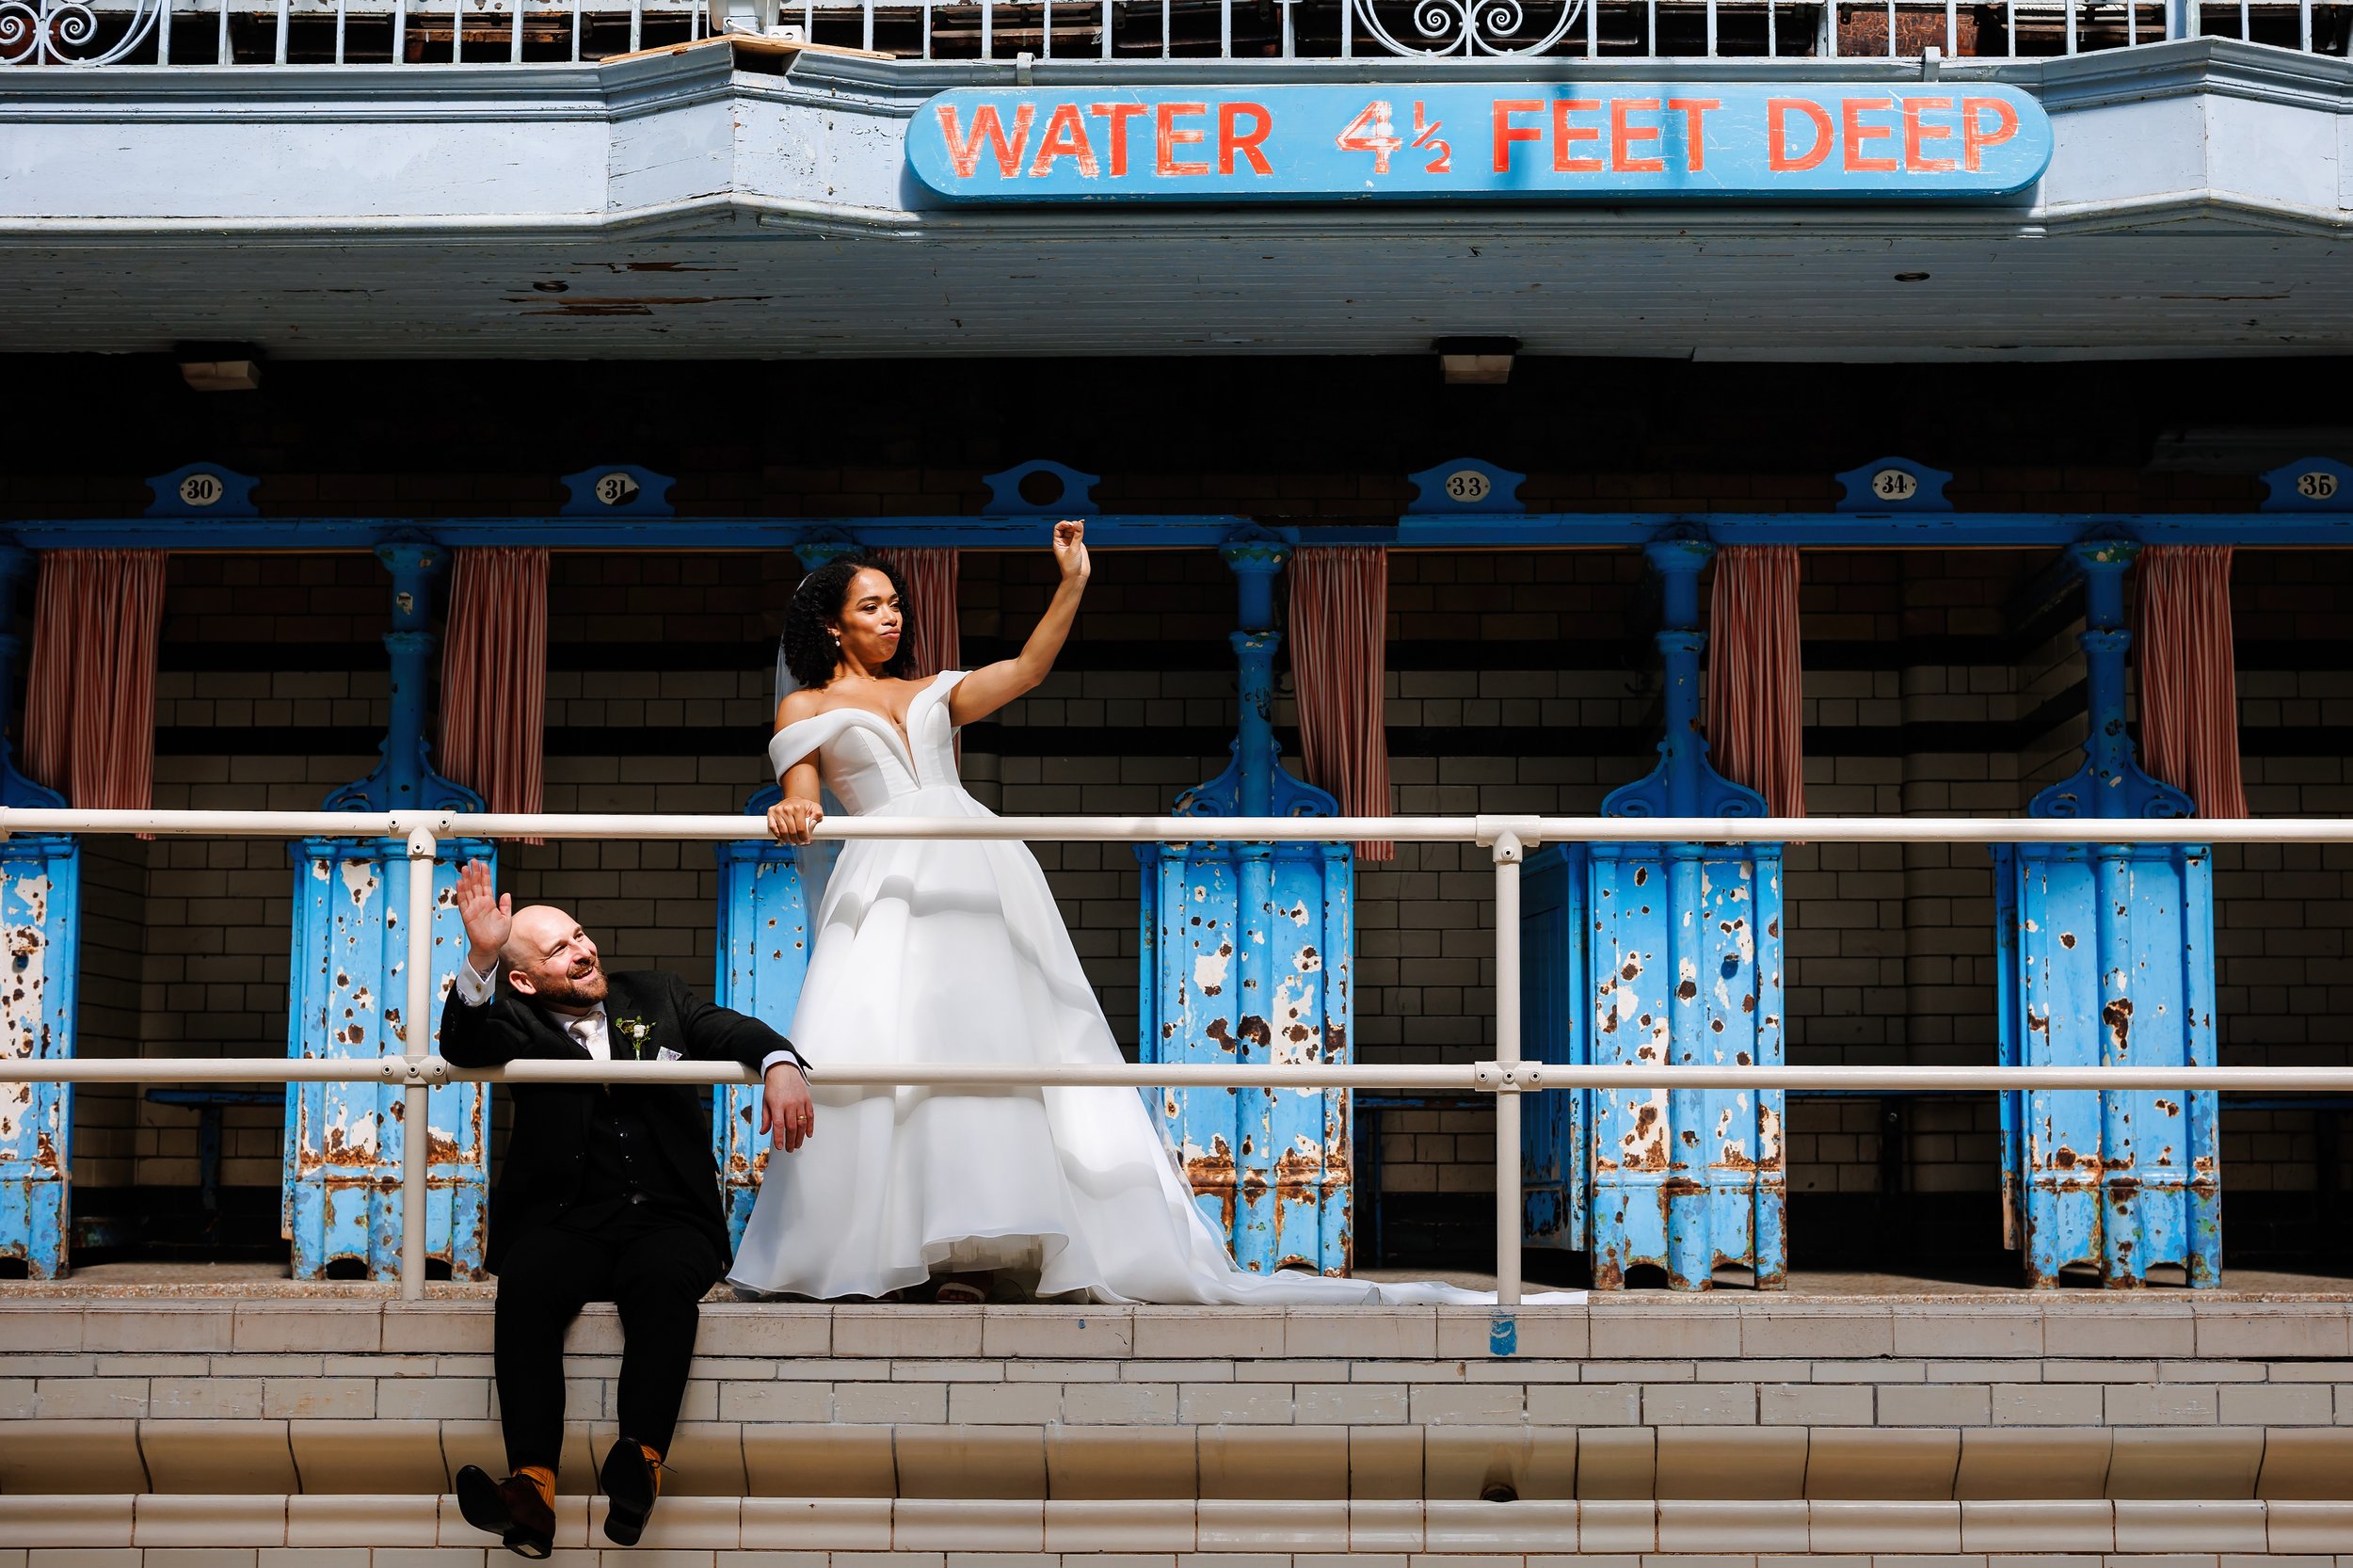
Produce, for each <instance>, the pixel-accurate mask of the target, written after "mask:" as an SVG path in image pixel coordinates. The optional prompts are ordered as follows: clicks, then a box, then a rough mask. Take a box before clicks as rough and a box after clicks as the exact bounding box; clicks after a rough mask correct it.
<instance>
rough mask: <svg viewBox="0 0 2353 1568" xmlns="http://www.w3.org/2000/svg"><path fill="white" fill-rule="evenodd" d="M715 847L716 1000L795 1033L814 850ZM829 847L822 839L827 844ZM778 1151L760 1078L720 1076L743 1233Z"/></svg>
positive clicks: (764, 802)
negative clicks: (767, 1129) (807, 869)
mask: <svg viewBox="0 0 2353 1568" xmlns="http://www.w3.org/2000/svg"><path fill="white" fill-rule="evenodd" d="M782 794H783V792H782V791H781V790H778V789H777V788H776V787H775V786H774V785H771V786H769V787H768V788H767V789H765V790H762V791H760V792H759V793H758V794H755V795H753V796H752V798H751V799H750V800H749V801H748V802H746V803H745V805H744V810H745V811H746V812H748V813H750V814H752V815H754V816H765V815H767V812H768V808H769V807H771V806H773V805H775V804H776V801H777V800H778V799H779V798H781V797H782ZM712 847H713V848H714V849H715V850H716V851H717V853H718V857H719V965H718V973H717V975H716V977H715V980H714V984H713V987H712V989H713V999H712V1000H715V1001H717V1002H718V1004H719V1005H720V1006H722V1007H730V1008H733V1009H734V1010H735V1011H736V1012H738V1013H748V1014H750V1015H751V1016H753V1017H755V1018H758V1019H759V1020H760V1022H762V1023H764V1024H766V1025H767V1026H768V1027H769V1028H771V1029H773V1030H775V1031H776V1032H778V1033H780V1034H789V1033H790V1032H791V1031H792V1010H793V1008H794V1007H796V1006H798V1005H799V1003H800V1000H801V982H802V980H803V979H805V978H806V977H807V976H808V952H809V941H810V923H811V918H812V917H813V916H814V915H815V913H816V911H815V909H814V908H813V907H812V906H811V904H812V901H811V899H810V897H809V891H810V889H809V888H808V886H807V883H806V882H805V880H804V877H803V874H802V872H803V866H804V856H807V855H808V854H809V853H810V852H809V851H808V850H802V849H796V848H794V847H793V846H792V845H791V844H780V843H778V842H776V840H774V839H763V840H739V841H736V842H732V843H724V844H717V845H714V846H712ZM824 847H825V846H822V845H821V846H817V848H818V850H819V851H820V852H821V853H822V851H823V849H824ZM797 1043H798V1042H795V1044H797ZM823 1054H824V1053H823V1052H822V1051H820V1052H818V1053H817V1055H818V1056H820V1057H822V1056H823ZM812 1060H815V1058H812ZM768 1153H769V1143H768V1140H767V1139H766V1138H764V1137H762V1136H761V1135H760V1091H759V1090H758V1089H757V1088H756V1087H754V1086H752V1085H750V1084H742V1083H723V1084H721V1085H719V1087H718V1089H717V1091H716V1092H715V1093H714V1094H713V1095H712V1105H711V1155H712V1160H714V1161H715V1162H716V1163H717V1164H718V1167H719V1189H720V1192H721V1194H722V1197H723V1199H724V1202H725V1206H726V1208H727V1215H728V1230H729V1231H730V1232H731V1233H732V1234H733V1236H734V1239H735V1240H737V1241H739V1242H740V1241H742V1240H743V1239H744V1222H745V1221H747V1220H749V1219H750V1218H751V1216H752V1202H753V1200H754V1199H755V1198H757V1197H759V1195H760V1180H761V1178H762V1177H763V1176H766V1175H767V1171H768Z"/></svg>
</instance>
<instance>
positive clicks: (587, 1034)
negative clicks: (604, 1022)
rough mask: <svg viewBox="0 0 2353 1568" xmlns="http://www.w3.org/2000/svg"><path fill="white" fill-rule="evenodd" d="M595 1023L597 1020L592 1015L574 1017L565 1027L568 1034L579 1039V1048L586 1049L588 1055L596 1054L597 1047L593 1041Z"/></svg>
mask: <svg viewBox="0 0 2353 1568" xmlns="http://www.w3.org/2000/svg"><path fill="white" fill-rule="evenodd" d="M596 1024H597V1020H596V1019H595V1018H593V1017H587V1018H574V1019H573V1020H572V1021H571V1023H570V1024H569V1025H568V1026H567V1028H566V1032H567V1033H568V1034H570V1035H571V1037H572V1038H573V1039H575V1040H577V1041H579V1042H580V1048H581V1049H583V1050H584V1051H586V1052H587V1053H588V1054H589V1055H590V1056H594V1055H596V1054H597V1048H596V1046H595V1045H594V1043H593V1041H594V1037H595V1030H596Z"/></svg>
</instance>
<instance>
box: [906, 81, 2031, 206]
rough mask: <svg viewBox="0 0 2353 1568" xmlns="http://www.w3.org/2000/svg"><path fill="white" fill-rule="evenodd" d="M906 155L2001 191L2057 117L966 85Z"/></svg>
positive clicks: (993, 161) (1630, 100) (1143, 177)
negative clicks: (970, 86) (2051, 118)
mask: <svg viewBox="0 0 2353 1568" xmlns="http://www.w3.org/2000/svg"><path fill="white" fill-rule="evenodd" d="M907 158H908V162H909V163H910V164H911V165H912V166H913V168H914V169H915V173H916V176H917V178H919V179H920V180H921V181H922V182H923V184H926V185H928V186H929V187H930V188H931V189H933V190H934V191H936V192H938V193H939V194H940V195H941V196H944V197H948V198H951V199H952V200H971V201H1036V202H1046V201H1054V202H1060V201H1090V200H1193V201H1230V200H1276V201H1303V200H1392V199H1396V200H1449V199H1452V200H1574V199H1577V198H1608V199H1610V200H1627V199H1643V198H1666V199H1677V200H1690V199H1704V200H1787V199H1791V198H1804V199H1809V200H1820V199H1823V198H1840V197H1881V198H1889V197H1893V198H1934V199H1950V198H1956V197H1975V198H1986V197H1998V196H2006V195H2009V194H2011V193H2013V192H2016V191H2020V190H2023V189H2025V187H2026V186H2028V185H2030V184H2033V183H2034V182H2035V181H2036V180H2037V179H2038V178H2040V177H2041V173H2042V171H2043V169H2044V168H2046V167H2047V166H2048V165H2049V163H2050V161H2051V124H2050V120H2048V119H2047V118H2046V117H2045V116H2044V114H2043V112H2042V107H2041V104H2038V103H2036V101H2035V100H2034V99H2033V98H2032V97H2030V96H2028V95H2027V94H2025V93H2024V92H2021V91H2019V90H2018V89H2016V88H2007V87H2000V86H1996V85H1994V84H1993V83H1983V82H1967V83H1961V82H1951V83H1915V84H1904V85H1898V84H1895V83H1871V84H1867V85H1865V84H1851V85H1849V84H1835V83H1826V82H1812V83H1790V84H1780V85H1776V84H1772V83H1762V82H1739V83H1734V82H1710V83H1696V82H1640V83H1628V82H1610V83H1606V84H1605V83H1592V84H1576V83H1557V82H1556V83H1513V84H1505V85H1500V86H1498V85H1495V84H1492V83H1491V84H1484V85H1475V86H1474V85H1454V84H1428V83H1423V84H1411V83H1393V84H1386V85H1384V84H1372V85H1362V84H1359V85H1341V84H1330V85H1320V86H1273V85H1265V84H1260V85H1254V86H1248V87H1120V88H1109V87H1098V88H955V89H953V90H952V91H949V92H943V93H941V94H940V95H939V96H937V97H936V98H934V99H932V100H931V101H930V102H928V103H926V104H924V105H923V106H922V107H921V108H920V109H919V110H918V111H917V112H916V115H915V117H914V119H913V120H912V121H910V123H909V125H908V128H907Z"/></svg>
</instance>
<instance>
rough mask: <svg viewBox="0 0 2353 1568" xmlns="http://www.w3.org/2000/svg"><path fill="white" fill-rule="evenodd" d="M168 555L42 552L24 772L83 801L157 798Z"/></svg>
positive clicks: (118, 804)
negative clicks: (160, 648) (159, 658)
mask: <svg viewBox="0 0 2353 1568" xmlns="http://www.w3.org/2000/svg"><path fill="white" fill-rule="evenodd" d="M164 561H165V552H162V551H160V550H53V551H49V552H45V553H43V554H42V556H41V558H40V588H39V590H38V591H37V592H36V594H35V597H34V600H33V658H32V666H31V668H30V670H29V671H28V672H27V674H26V678H25V694H24V771H25V773H26V774H27V775H29V776H32V777H33V778H35V779H38V780H39V781H40V782H41V783H43V784H46V785H48V786H49V787H50V788H51V789H53V790H56V791H58V792H61V793H62V794H63V795H64V796H65V797H66V799H67V800H68V801H70V802H72V804H73V805H75V806H77V807H83V808H88V809H91V810H132V811H136V810H144V809H146V808H148V807H150V806H152V805H153V804H154V796H155V645H156V642H157V640H158V638H159V637H160V635H161V633H162V631H163V620H164Z"/></svg>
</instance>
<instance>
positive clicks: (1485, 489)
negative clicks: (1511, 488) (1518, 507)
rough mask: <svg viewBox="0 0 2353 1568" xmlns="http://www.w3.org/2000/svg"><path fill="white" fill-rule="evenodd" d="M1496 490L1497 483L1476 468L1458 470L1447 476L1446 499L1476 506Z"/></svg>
mask: <svg viewBox="0 0 2353 1568" xmlns="http://www.w3.org/2000/svg"><path fill="white" fill-rule="evenodd" d="M1494 489H1495V482H1494V481H1493V480H1491V479H1489V478H1488V477H1487V476H1486V475H1485V474H1483V473H1481V472H1479V471H1478V470H1477V469H1475V468H1458V469H1456V470H1455V471H1454V472H1452V473H1449V474H1448V475H1447V476H1446V498H1447V499H1448V500H1449V501H1452V502H1457V503H1459V504H1462V505H1465V506H1476V505H1478V504H1480V503H1481V502H1482V501H1484V500H1486V499H1487V497H1488V495H1489V494H1490V493H1491V492H1492V491H1493V490H1494Z"/></svg>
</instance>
